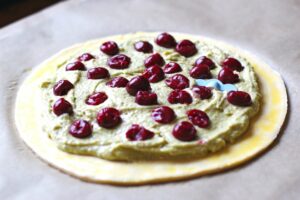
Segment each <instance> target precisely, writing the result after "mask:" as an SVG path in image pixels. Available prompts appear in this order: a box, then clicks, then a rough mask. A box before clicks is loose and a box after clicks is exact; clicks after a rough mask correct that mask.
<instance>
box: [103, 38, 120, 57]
mask: <svg viewBox="0 0 300 200" xmlns="http://www.w3.org/2000/svg"><path fill="white" fill-rule="evenodd" d="M100 50H101V51H102V52H103V53H105V54H107V55H109V56H113V55H116V54H118V53H119V47H118V45H117V43H115V42H113V41H107V42H104V43H103V44H102V45H101V47H100Z"/></svg>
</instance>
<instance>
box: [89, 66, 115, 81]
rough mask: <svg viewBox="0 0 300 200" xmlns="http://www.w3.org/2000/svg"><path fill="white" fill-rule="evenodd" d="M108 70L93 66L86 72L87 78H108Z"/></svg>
mask: <svg viewBox="0 0 300 200" xmlns="http://www.w3.org/2000/svg"><path fill="white" fill-rule="evenodd" d="M109 76H110V75H109V72H108V70H107V69H105V68H104V67H95V68H92V69H89V70H88V72H87V78H88V79H104V78H108V77H109Z"/></svg>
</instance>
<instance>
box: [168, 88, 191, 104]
mask: <svg viewBox="0 0 300 200" xmlns="http://www.w3.org/2000/svg"><path fill="white" fill-rule="evenodd" d="M168 101H169V103H171V104H177V103H180V104H190V103H192V102H193V98H192V96H191V95H190V93H188V92H186V91H184V90H173V91H172V92H170V94H169V96H168Z"/></svg>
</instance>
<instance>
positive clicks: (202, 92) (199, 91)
mask: <svg viewBox="0 0 300 200" xmlns="http://www.w3.org/2000/svg"><path fill="white" fill-rule="evenodd" d="M192 91H193V93H194V96H195V97H197V98H200V99H202V100H203V99H209V98H210V97H211V96H212V92H211V89H210V88H209V87H205V86H194V87H193V88H192Z"/></svg>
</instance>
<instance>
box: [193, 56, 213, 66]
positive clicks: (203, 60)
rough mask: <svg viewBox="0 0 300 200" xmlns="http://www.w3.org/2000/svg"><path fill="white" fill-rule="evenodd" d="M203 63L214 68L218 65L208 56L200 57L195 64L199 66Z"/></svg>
mask: <svg viewBox="0 0 300 200" xmlns="http://www.w3.org/2000/svg"><path fill="white" fill-rule="evenodd" d="M202 64H205V65H208V66H209V68H210V69H213V68H215V67H216V65H215V63H214V62H213V61H212V60H211V59H209V58H208V57H206V56H201V57H199V58H198V59H197V60H196V61H195V64H194V66H198V65H202Z"/></svg>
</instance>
